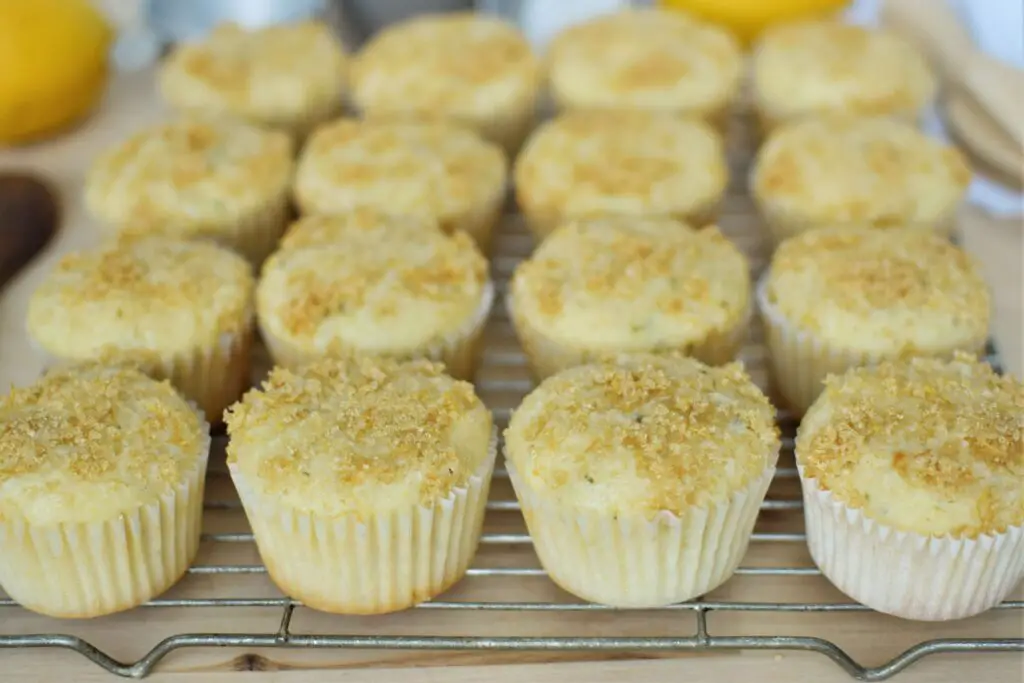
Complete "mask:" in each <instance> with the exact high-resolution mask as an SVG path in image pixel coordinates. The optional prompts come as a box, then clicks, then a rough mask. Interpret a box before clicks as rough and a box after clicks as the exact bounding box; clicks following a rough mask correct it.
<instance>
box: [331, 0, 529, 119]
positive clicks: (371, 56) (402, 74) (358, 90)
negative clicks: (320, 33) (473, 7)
mask: <svg viewBox="0 0 1024 683" xmlns="http://www.w3.org/2000/svg"><path fill="white" fill-rule="evenodd" d="M351 77H352V90H353V97H354V99H355V101H356V103H357V104H358V106H360V107H362V108H366V109H369V110H371V112H372V113H375V114H376V113H380V112H385V113H386V112H388V111H391V112H409V111H412V112H422V113H424V114H430V115H434V114H436V113H444V114H454V115H456V116H458V115H464V116H470V117H471V116H479V115H486V114H490V113H492V112H495V111H500V110H501V109H503V108H504V107H506V106H515V105H517V104H521V103H522V102H523V100H524V99H528V100H529V101H532V100H533V98H534V96H535V92H536V90H537V88H538V86H539V82H540V66H539V62H538V60H537V58H536V57H535V56H534V55H533V52H532V51H531V49H530V44H529V43H528V42H527V41H526V38H524V37H523V35H522V34H521V33H520V32H519V30H518V29H517V28H516V27H515V26H514V25H512V24H510V23H508V22H505V21H502V20H501V19H498V18H496V17H488V16H486V15H482V14H478V13H474V12H453V13H446V14H427V15H423V16H420V17H416V18H414V19H409V20H407V21H403V22H400V23H397V24H394V25H392V26H390V27H388V28H385V29H384V30H382V31H380V32H379V33H378V34H377V35H376V36H375V37H374V38H372V39H371V40H370V41H369V42H368V43H367V44H366V45H365V46H364V47H363V48H362V49H361V50H360V51H359V53H358V54H357V55H356V56H355V57H354V58H353V60H352V70H351Z"/></svg>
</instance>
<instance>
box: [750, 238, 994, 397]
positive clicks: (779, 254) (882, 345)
mask: <svg viewBox="0 0 1024 683" xmlns="http://www.w3.org/2000/svg"><path fill="white" fill-rule="evenodd" d="M757 298H758V306H759V308H760V310H761V319H762V321H763V322H764V326H765V341H766V344H767V346H768V351H769V355H770V357H771V365H772V370H773V375H774V381H775V386H776V389H777V390H778V392H779V394H780V397H781V398H782V399H783V401H784V402H785V403H786V404H787V405H788V407H789V408H791V409H792V410H793V412H795V413H797V414H801V413H803V412H804V411H805V410H807V408H808V407H810V405H811V403H812V402H813V401H814V400H815V398H817V396H818V394H819V393H820V392H821V390H822V381H823V380H824V379H825V377H826V376H827V375H829V374H832V373H836V374H839V373H842V372H843V371H845V370H846V369H847V368H851V367H856V366H860V365H871V364H874V363H877V362H879V361H881V360H883V359H887V358H897V357H900V356H903V355H906V354H917V355H930V356H945V357H949V356H952V355H953V353H954V352H955V351H957V350H961V351H967V352H974V353H975V354H977V353H980V352H981V351H982V350H983V349H984V347H985V341H986V337H987V336H988V328H989V318H990V315H991V299H990V295H989V290H988V286H987V285H986V284H985V280H984V279H983V277H982V275H981V271H980V268H979V266H978V264H977V263H976V262H975V261H974V260H973V259H972V258H971V257H970V256H968V255H967V254H966V253H964V251H963V250H961V249H960V248H958V247H956V246H954V245H953V244H951V243H950V242H949V241H948V240H946V239H944V238H942V237H940V236H938V235H933V234H931V233H929V232H924V231H920V230H886V231H878V230H873V229H871V228H848V227H839V228H826V229H822V230H816V231H813V232H808V233H804V234H803V235H799V236H797V237H793V238H791V239H789V240H787V241H785V242H783V243H782V246H780V247H779V249H778V250H777V251H776V252H775V255H774V256H773V257H772V262H771V266H770V268H769V270H768V272H767V273H766V274H765V275H764V276H763V277H762V279H761V282H760V283H759V286H758V291H757Z"/></svg>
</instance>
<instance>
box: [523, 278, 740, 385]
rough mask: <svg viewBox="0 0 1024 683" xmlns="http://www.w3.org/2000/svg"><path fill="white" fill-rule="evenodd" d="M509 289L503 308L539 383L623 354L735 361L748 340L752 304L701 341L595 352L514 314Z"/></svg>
mask: <svg viewBox="0 0 1024 683" xmlns="http://www.w3.org/2000/svg"><path fill="white" fill-rule="evenodd" d="M513 298H514V297H513V294H512V291H511V288H510V289H509V292H508V293H507V294H506V296H505V309H506V310H507V311H508V315H509V318H510V319H511V320H512V326H513V328H514V329H515V333H516V338H517V339H518V340H519V345H520V346H521V347H522V349H523V353H524V354H525V355H526V363H527V365H528V367H529V368H530V373H531V375H532V376H533V378H534V379H535V380H537V381H538V382H539V381H541V380H543V379H545V378H547V377H550V376H551V375H554V374H556V373H558V372H561V371H562V370H565V369H567V368H571V367H576V366H578V365H586V364H587V363H593V362H595V361H599V360H602V359H609V358H615V357H618V356H620V355H622V354H626V353H631V352H632V353H655V354H657V353H682V354H683V355H686V356H692V357H693V358H696V359H697V360H699V361H701V362H703V363H707V364H708V365H724V364H726V363H729V362H730V361H732V360H735V359H736V357H737V356H738V355H739V353H740V351H741V349H742V348H743V345H744V343H745V342H746V340H747V336H748V331H749V329H750V320H751V317H752V313H753V305H752V304H751V305H750V306H749V307H748V308H747V310H746V311H745V312H744V313H743V314H742V315H741V316H740V317H739V318H737V322H736V323H734V324H733V326H732V327H730V328H728V329H726V330H713V331H711V332H710V333H709V334H708V335H707V336H706V337H705V338H704V339H703V340H701V341H700V342H696V343H691V344H688V345H684V346H681V347H671V346H663V347H658V348H652V349H629V350H625V349H624V350H615V349H602V350H600V351H594V350H592V349H585V348H580V347H572V346H570V345H568V344H564V343H562V342H560V341H557V340H555V339H552V338H551V337H549V336H547V335H546V334H544V333H543V332H541V331H540V330H538V329H537V328H536V326H534V325H532V324H530V321H529V319H528V318H527V316H525V315H521V314H519V313H517V311H516V307H515V303H514V301H513Z"/></svg>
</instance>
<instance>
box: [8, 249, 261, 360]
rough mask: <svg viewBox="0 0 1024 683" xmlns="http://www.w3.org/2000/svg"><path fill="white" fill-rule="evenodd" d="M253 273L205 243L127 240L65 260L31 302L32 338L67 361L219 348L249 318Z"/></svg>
mask: <svg viewBox="0 0 1024 683" xmlns="http://www.w3.org/2000/svg"><path fill="white" fill-rule="evenodd" d="M253 286H254V279H253V275H252V268H251V266H250V265H249V263H248V262H247V261H245V260H244V259H243V258H242V257H240V256H238V255H237V254H235V253H233V252H231V251H229V250H227V249H224V248H221V247H218V246H215V245H213V244H209V243H205V242H180V241H175V240H171V239H167V238H163V237H139V238H135V239H123V240H120V241H118V242H113V243H109V244H106V245H103V246H101V247H98V248H94V249H89V250H85V251H80V252H72V253H70V254H67V255H66V256H64V257H63V258H62V259H61V260H60V261H59V262H58V263H57V266H56V267H55V268H54V270H53V271H52V272H51V273H50V274H49V275H48V276H47V278H46V279H45V280H44V281H43V283H42V284H41V285H40V286H39V288H38V289H37V290H36V291H35V292H34V293H33V295H32V298H31V300H30V301H29V308H28V327H29V331H30V333H31V334H32V335H33V336H34V337H35V338H36V339H37V341H39V342H40V343H41V344H42V345H43V346H44V347H45V348H46V349H47V350H48V351H50V352H52V353H55V354H56V355H58V356H62V357H65V358H96V357H98V356H99V355H100V354H101V353H102V352H104V351H105V350H125V351H127V350H132V349H135V350H140V351H142V350H153V351H161V352H167V353H173V352H180V351H186V350H189V349H193V348H196V347H208V346H214V345H216V344H217V340H218V339H219V338H220V337H221V335H224V334H228V333H238V332H241V331H243V330H244V329H246V328H248V326H249V325H250V324H251V321H252V308H253Z"/></svg>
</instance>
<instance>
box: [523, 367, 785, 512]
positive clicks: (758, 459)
mask: <svg viewBox="0 0 1024 683" xmlns="http://www.w3.org/2000/svg"><path fill="white" fill-rule="evenodd" d="M774 419H775V409H774V408H772V406H771V404H770V403H769V402H768V399H767V398H766V397H765V396H764V394H762V393H761V391H760V390H759V389H758V388H757V387H756V386H755V385H754V383H753V382H752V381H751V380H750V378H749V377H747V375H746V374H745V373H744V372H743V370H742V368H741V366H739V365H738V364H735V363H734V364H730V365H726V366H723V367H709V366H706V365H704V364H702V363H700V362H698V361H696V360H692V359H689V358H681V357H675V356H671V355H669V356H645V355H637V356H627V357H622V358H621V359H620V361H619V362H618V363H608V364H596V365H584V366H578V367H575V368H571V369H569V370H565V371H563V372H561V373H559V374H557V375H554V376H552V377H549V378H548V379H546V380H544V382H542V383H541V384H540V386H538V387H537V388H536V389H535V390H534V391H533V392H531V393H530V394H529V395H528V396H527V397H526V398H525V399H524V400H523V403H522V405H520V406H519V408H518V409H516V411H515V413H514V414H513V416H512V420H511V422H510V423H509V427H508V429H507V430H506V431H505V444H506V456H507V457H508V458H509V459H510V460H511V461H512V464H513V466H514V467H515V470H516V473H517V475H518V476H519V477H522V478H523V479H525V480H526V482H527V483H528V484H529V486H530V488H531V489H533V490H535V491H537V492H538V493H539V494H540V495H547V496H554V497H557V500H558V501H559V502H560V503H563V504H565V505H567V506H572V507H579V508H588V509H593V510H599V511H602V512H606V513H611V514H624V513H642V514H647V515H648V516H653V515H655V514H657V513H659V512H670V513H675V514H678V513H680V512H683V511H685V510H686V509H688V508H690V507H691V506H695V505H697V506H704V505H709V504H712V503H715V502H718V501H722V500H726V499H728V498H729V497H730V496H732V495H733V494H734V493H737V492H739V491H741V490H743V489H744V488H745V487H746V486H748V485H749V484H750V483H751V482H752V481H753V480H754V479H755V478H756V477H759V476H761V474H762V473H764V471H765V469H766V468H768V467H773V466H774V465H775V460H776V458H777V456H778V451H779V434H778V429H777V428H776V426H775V422H774Z"/></svg>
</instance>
